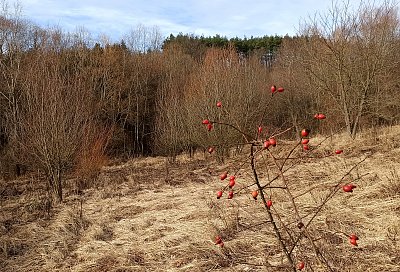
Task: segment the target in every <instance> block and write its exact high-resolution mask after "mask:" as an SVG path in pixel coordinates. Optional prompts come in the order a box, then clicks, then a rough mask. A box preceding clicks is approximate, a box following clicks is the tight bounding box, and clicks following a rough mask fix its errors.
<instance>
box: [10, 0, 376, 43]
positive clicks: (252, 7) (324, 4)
mask: <svg viewBox="0 0 400 272" xmlns="http://www.w3.org/2000/svg"><path fill="white" fill-rule="evenodd" d="M14 1H15V0H8V2H9V3H12V2H14ZM19 2H20V3H21V5H22V13H23V15H24V16H25V17H27V19H30V20H32V21H33V22H35V23H37V24H39V25H41V26H43V27H52V26H59V27H61V28H62V29H64V30H66V31H71V32H73V31H75V30H76V29H77V28H78V27H82V26H83V27H84V28H85V29H86V30H87V31H89V33H91V34H92V36H93V38H96V37H97V36H99V35H100V34H103V35H106V36H108V37H110V38H111V40H114V41H115V40H120V39H121V38H122V37H123V35H124V34H127V33H129V31H130V30H131V29H134V28H135V27H137V25H139V24H142V25H145V26H147V27H152V26H157V27H158V28H159V29H160V31H161V33H162V35H163V36H164V37H166V36H167V35H169V34H170V33H173V34H178V33H179V32H182V33H191V34H195V35H205V36H210V35H211V36H213V35H215V34H220V35H222V36H227V37H235V36H237V37H241V38H243V37H244V36H246V37H250V36H264V35H275V34H278V35H285V34H289V35H294V34H296V33H297V29H298V28H299V22H300V21H301V20H304V19H307V18H308V17H309V16H313V15H314V14H315V13H316V12H324V11H327V10H328V9H329V7H330V6H331V3H332V2H331V0H303V1H301V0H298V1H296V0H252V1H249V0H186V1H185V0H165V1H162V0H131V1H129V0H107V1H106V0H20V1H19ZM350 2H351V3H359V2H360V0H351V1H350ZM376 2H379V1H376Z"/></svg>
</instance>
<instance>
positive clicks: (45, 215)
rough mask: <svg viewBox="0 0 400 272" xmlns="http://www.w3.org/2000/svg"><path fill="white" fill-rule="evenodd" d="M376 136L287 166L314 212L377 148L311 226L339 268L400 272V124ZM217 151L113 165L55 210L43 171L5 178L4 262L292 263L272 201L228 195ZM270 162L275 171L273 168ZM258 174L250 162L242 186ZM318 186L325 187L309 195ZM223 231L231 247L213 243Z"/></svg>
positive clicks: (190, 266)
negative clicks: (275, 228)
mask: <svg viewBox="0 0 400 272" xmlns="http://www.w3.org/2000/svg"><path fill="white" fill-rule="evenodd" d="M373 135H374V134H373V133H372V132H371V131H369V132H366V133H364V134H363V135H361V136H360V137H359V138H358V139H356V141H351V140H349V139H348V138H347V137H346V136H343V135H336V136H335V137H334V138H332V139H329V140H327V141H325V142H324V143H323V145H321V147H320V149H319V151H315V152H317V153H319V154H322V153H324V151H327V150H334V149H335V148H338V147H343V146H344V147H345V153H344V154H343V155H341V156H334V157H328V158H324V159H319V160H310V161H303V162H302V163H301V164H300V165H297V166H296V167H295V168H293V169H291V170H289V171H288V172H287V177H288V178H289V180H290V186H291V188H292V190H293V191H294V192H295V194H296V195H299V197H298V198H296V201H297V203H298V205H299V207H300V210H301V211H305V212H306V211H308V210H310V209H312V206H313V205H314V204H313V203H317V202H318V201H320V200H321V199H323V196H324V195H325V194H326V193H327V192H326V191H325V190H324V188H327V187H329V186H332V184H335V183H337V181H338V180H340V178H341V177H342V176H343V174H344V173H345V172H346V171H347V170H348V169H349V168H350V167H351V166H352V165H354V164H355V163H357V161H360V160H361V159H362V158H364V157H365V156H367V155H370V157H369V158H367V159H366V161H365V162H364V163H363V164H362V165H361V166H360V167H359V169H358V170H357V171H354V172H353V173H352V174H351V176H350V177H346V179H356V180H357V177H361V178H360V179H359V180H357V182H356V183H357V188H356V189H355V192H354V193H353V194H345V193H343V192H339V193H338V194H337V195H336V196H335V197H334V198H333V199H332V200H331V201H330V202H329V204H328V205H327V206H326V207H325V208H324V209H323V212H322V214H321V215H319V216H318V217H317V218H316V219H315V221H314V222H315V224H313V227H312V228H310V231H311V232H313V234H314V238H318V237H320V238H321V239H320V240H321V241H324V242H323V243H319V240H316V243H317V244H318V246H320V248H321V251H322V252H323V254H324V255H325V256H326V258H327V259H329V260H330V262H331V263H332V266H333V267H334V269H335V271H336V270H338V271H400V253H399V252H400V242H399V240H400V178H399V176H400V127H393V128H387V129H384V130H381V131H379V136H378V137H375V136H373ZM316 142H318V139H313V140H312V141H311V144H313V143H314V144H315V143H316ZM205 157H207V160H204V156H203V154H199V155H198V157H197V158H195V159H191V160H189V159H187V158H184V157H182V158H179V159H178V163H177V164H170V165H167V164H166V162H165V159H164V158H142V159H136V160H132V161H129V162H127V163H123V164H122V163H121V164H119V165H114V166H109V167H106V168H105V169H104V170H103V172H102V174H101V175H100V177H99V179H98V181H97V186H98V189H96V188H91V189H88V190H85V192H84V195H83V196H82V197H78V196H76V195H74V194H73V193H72V192H70V193H67V197H66V201H65V203H63V204H62V205H59V206H57V207H56V208H55V209H54V210H52V211H50V212H46V209H45V207H46V203H45V201H44V200H41V199H42V198H41V197H40V190H41V189H43V188H40V186H39V185H38V184H37V183H36V182H35V180H34V179H33V178H28V179H25V180H19V181H14V182H8V183H7V184H5V183H4V182H2V184H3V185H2V187H1V188H0V189H1V190H0V192H2V195H1V203H0V204H1V213H0V234H1V238H0V271H210V270H211V271H212V270H221V271H280V270H279V268H278V267H279V266H280V265H281V264H283V263H284V262H285V260H284V258H283V256H282V255H281V254H280V251H279V247H278V245H277V243H276V240H275V237H274V236H273V233H272V231H271V228H270V226H269V224H262V222H263V218H264V217H263V215H264V211H263V209H262V205H261V203H260V201H254V200H252V199H251V197H250V194H249V190H250V189H248V190H247V189H245V190H243V191H242V193H241V194H239V195H237V196H235V198H234V199H233V200H227V199H221V200H219V201H217V200H216V199H215V191H216V190H218V189H219V188H221V181H219V180H218V175H219V173H220V172H221V171H223V170H224V169H226V166H224V165H219V164H217V163H216V162H215V161H214V160H213V158H212V157H210V156H208V155H207V156H205ZM227 165H231V166H232V167H233V166H235V165H237V163H233V162H228V163H227ZM232 167H231V168H230V169H232ZM167 169H168V171H167ZM259 170H260V174H261V176H262V177H265V175H266V174H267V172H266V169H263V167H262V166H259ZM270 174H272V173H270ZM365 174H367V175H365ZM249 179H250V174H249V171H248V169H246V168H245V167H244V168H243V169H242V171H241V175H240V176H239V177H238V180H237V181H238V186H237V187H240V186H242V185H243V184H246V181H247V182H248V181H249ZM70 183H71V184H72V181H70ZM313 186H315V187H317V188H318V190H314V191H313V193H305V194H302V193H303V192H305V191H307V188H310V187H313ZM271 194H272V197H273V201H274V206H273V207H274V211H279V212H280V214H281V216H282V220H283V221H285V222H291V220H292V218H291V217H290V214H288V213H286V212H285V211H288V210H290V208H288V207H289V206H288V201H287V199H286V198H285V195H283V194H281V193H280V192H279V191H277V190H275V191H274V192H271ZM300 195H301V196H300ZM81 202H82V209H81V205H80V203H81ZM81 213H82V215H81ZM302 215H304V216H306V213H304V214H303V213H302ZM305 218H306V219H307V218H309V217H305ZM251 223H259V224H260V226H259V227H257V228H252V227H251V226H252V225H251ZM353 232H354V233H357V234H358V235H359V236H360V241H359V246H358V247H357V248H354V247H351V246H350V245H349V243H348V241H347V238H346V236H345V234H348V233H353ZM216 234H220V235H222V237H223V239H224V241H225V247H224V248H223V249H221V248H220V247H218V246H216V245H214V243H213V238H214V237H215V235H216ZM308 247H309V244H307V243H306V242H304V246H303V248H304V249H303V250H297V251H295V254H296V256H297V257H298V258H299V259H302V260H305V261H306V263H307V264H311V263H312V265H313V268H314V269H315V271H320V270H321V269H319V268H318V267H319V266H318V263H317V262H316V260H315V258H313V257H312V255H311V254H310V252H311V251H310V250H309V249H308ZM281 270H282V271H284V270H283V269H281ZM306 271H309V270H306ZM310 271H311V270H310ZM321 271H322V270H321Z"/></svg>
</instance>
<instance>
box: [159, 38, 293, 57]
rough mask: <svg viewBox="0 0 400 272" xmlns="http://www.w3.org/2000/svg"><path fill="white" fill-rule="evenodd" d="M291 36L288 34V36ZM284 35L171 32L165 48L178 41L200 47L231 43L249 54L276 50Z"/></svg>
mask: <svg viewBox="0 0 400 272" xmlns="http://www.w3.org/2000/svg"><path fill="white" fill-rule="evenodd" d="M286 37H287V38H289V37H288V36H286ZM282 39H283V38H282V36H278V35H274V36H267V35H266V36H263V37H253V36H251V37H250V38H246V37H244V38H238V37H235V38H230V39H228V38H227V37H222V36H220V35H218V34H216V35H215V36H208V37H204V36H196V35H192V34H183V33H180V34H178V35H176V36H174V35H173V34H171V35H170V36H169V37H168V38H167V39H166V40H165V41H164V46H163V47H164V48H165V47H167V46H168V44H170V43H178V44H181V45H192V46H193V45H194V46H195V47H198V46H199V45H204V46H206V47H218V48H226V47H228V46H229V45H230V46H233V47H234V48H235V49H236V50H237V51H238V52H241V53H245V54H248V53H250V52H252V51H254V50H263V51H264V52H271V53H272V52H275V51H277V49H278V48H279V46H280V45H281V43H282Z"/></svg>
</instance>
